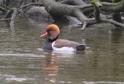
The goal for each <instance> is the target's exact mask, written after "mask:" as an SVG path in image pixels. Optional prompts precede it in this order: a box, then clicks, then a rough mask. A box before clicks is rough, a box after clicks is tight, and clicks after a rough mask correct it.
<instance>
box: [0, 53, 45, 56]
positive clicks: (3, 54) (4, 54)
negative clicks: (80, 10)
mask: <svg viewBox="0 0 124 84" xmlns="http://www.w3.org/2000/svg"><path fill="white" fill-rule="evenodd" d="M0 56H1V57H2V56H14V57H45V56H44V55H37V54H31V53H29V54H18V53H17V54H6V53H0Z"/></svg>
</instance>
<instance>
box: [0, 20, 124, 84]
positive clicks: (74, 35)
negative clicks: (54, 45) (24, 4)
mask: <svg viewBox="0 0 124 84" xmlns="http://www.w3.org/2000/svg"><path fill="white" fill-rule="evenodd" d="M0 24H1V25H0V84H124V30H114V28H113V26H112V25H110V24H100V25H99V26H98V27H95V26H91V27H90V28H87V29H86V30H85V31H84V32H81V31H80V28H76V27H75V28H74V27H73V28H71V27H70V26H63V29H62V34H61V37H60V38H66V39H70V40H74V41H78V42H82V39H85V42H86V44H87V46H88V47H89V48H88V49H87V50H86V51H85V52H78V53H74V54H67V53H66V52H65V53H61V54H60V53H54V52H51V53H50V52H43V51H41V50H40V51H39V48H41V47H42V44H43V43H44V40H43V39H41V38H40V37H39V36H40V32H41V31H43V30H44V27H45V26H46V25H47V24H46V23H42V24H36V23H30V22H28V20H27V19H25V18H18V19H17V23H16V33H15V34H12V33H11V31H10V30H9V28H8V27H7V26H6V25H5V24H4V23H2V22H0Z"/></svg>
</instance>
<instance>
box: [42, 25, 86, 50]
mask: <svg viewBox="0 0 124 84" xmlns="http://www.w3.org/2000/svg"><path fill="white" fill-rule="evenodd" d="M59 36H60V28H59V26H58V25H56V24H49V25H48V26H47V28H46V29H45V32H44V33H41V35H40V37H42V38H45V39H46V42H45V44H44V46H43V49H44V50H54V51H64V52H74V51H84V50H85V48H86V45H85V44H81V43H79V42H75V41H70V40H67V39H59Z"/></svg>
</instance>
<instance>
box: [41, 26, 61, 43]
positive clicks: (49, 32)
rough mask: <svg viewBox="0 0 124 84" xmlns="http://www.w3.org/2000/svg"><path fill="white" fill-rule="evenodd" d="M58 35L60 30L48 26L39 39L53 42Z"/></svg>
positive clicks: (56, 27)
mask: <svg viewBox="0 0 124 84" xmlns="http://www.w3.org/2000/svg"><path fill="white" fill-rule="evenodd" d="M59 34H60V29H59V27H58V26H57V25H56V24H49V25H48V26H47V28H46V31H45V32H44V33H42V34H41V36H40V37H43V38H47V39H48V41H50V42H53V41H55V40H56V39H57V38H58V36H59Z"/></svg>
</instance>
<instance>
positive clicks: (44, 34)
mask: <svg viewBox="0 0 124 84" xmlns="http://www.w3.org/2000/svg"><path fill="white" fill-rule="evenodd" d="M47 35H48V33H47V32H44V33H42V34H41V35H40V37H47Z"/></svg>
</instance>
